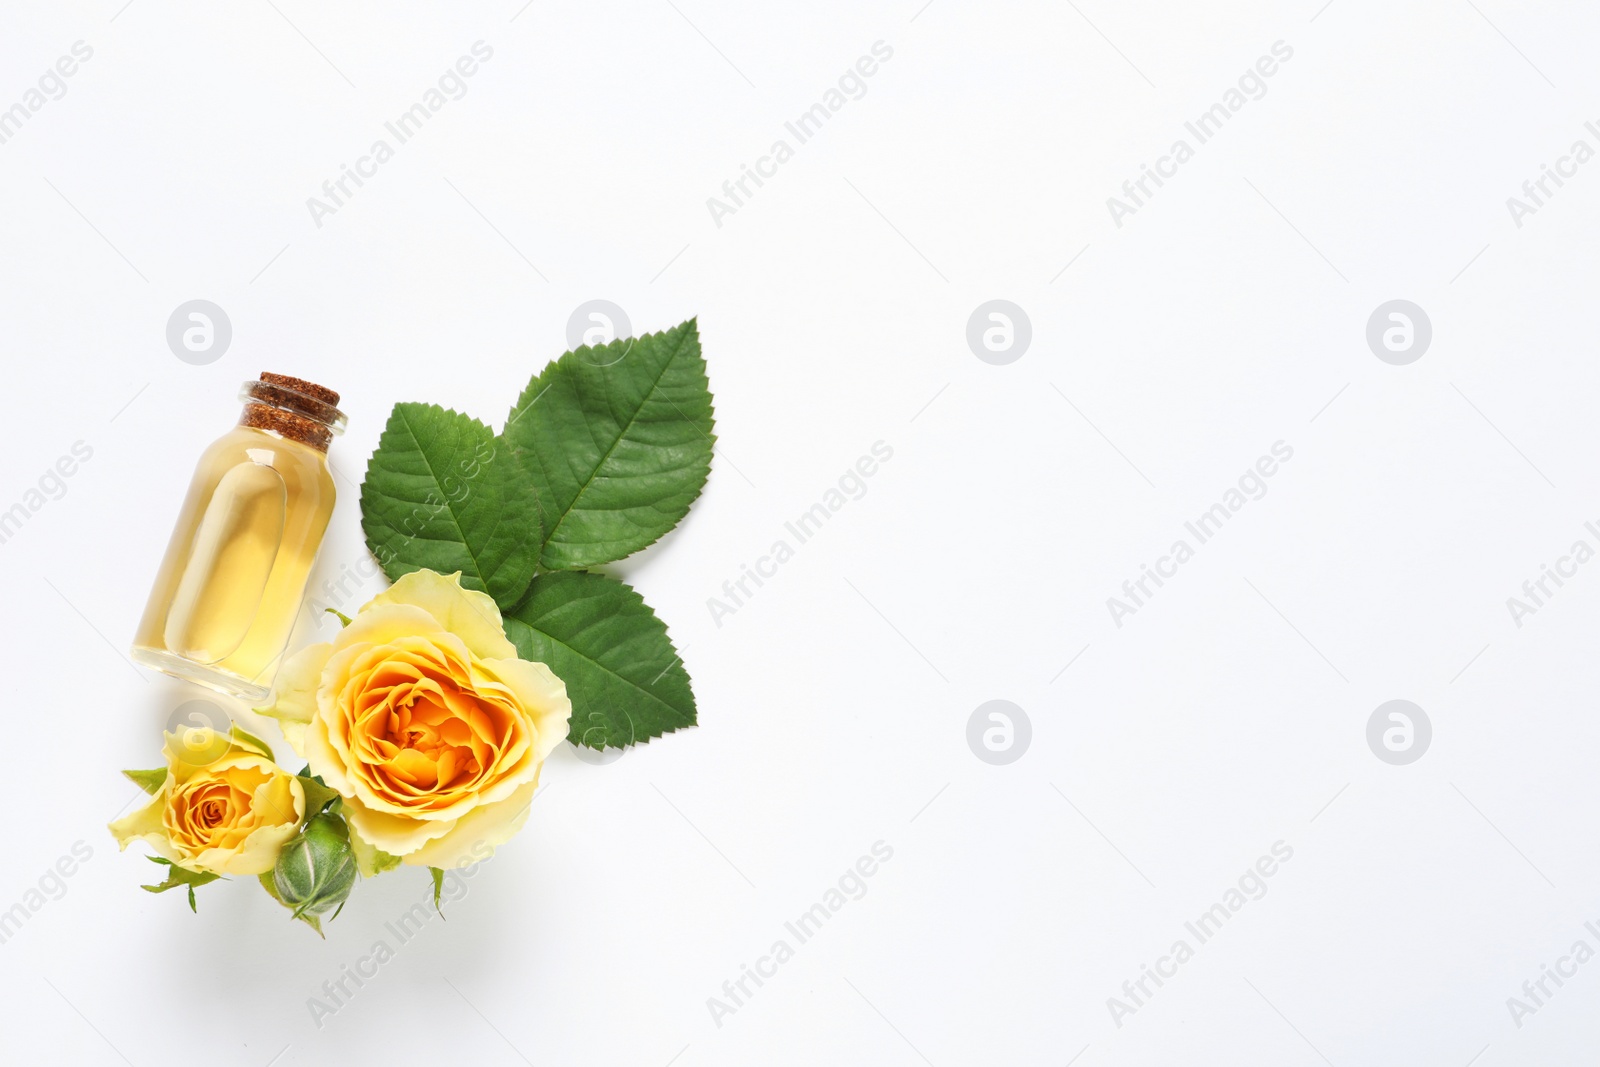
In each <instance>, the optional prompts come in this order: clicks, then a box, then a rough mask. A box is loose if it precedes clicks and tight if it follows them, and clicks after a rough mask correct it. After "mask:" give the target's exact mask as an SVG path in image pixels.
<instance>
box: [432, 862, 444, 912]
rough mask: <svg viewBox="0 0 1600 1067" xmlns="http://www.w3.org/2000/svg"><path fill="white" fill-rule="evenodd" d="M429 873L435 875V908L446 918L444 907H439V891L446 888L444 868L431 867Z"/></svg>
mask: <svg viewBox="0 0 1600 1067" xmlns="http://www.w3.org/2000/svg"><path fill="white" fill-rule="evenodd" d="M428 873H429V874H431V875H433V910H434V911H436V912H438V913H439V918H441V919H442V918H444V909H443V908H441V907H439V891H440V890H441V889H443V888H444V868H442V867H429V868H428Z"/></svg>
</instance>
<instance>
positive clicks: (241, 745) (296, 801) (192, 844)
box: [111, 727, 306, 874]
mask: <svg viewBox="0 0 1600 1067" xmlns="http://www.w3.org/2000/svg"><path fill="white" fill-rule="evenodd" d="M162 753H163V754H164V755H165V756H166V757H167V777H166V780H165V781H163V782H162V783H161V787H160V788H159V789H158V790H156V792H155V795H154V796H152V797H151V798H150V802H149V803H148V804H146V805H145V806H144V807H142V808H140V809H139V810H138V811H135V812H133V813H132V814H131V815H128V816H125V817H124V818H121V819H118V820H117V821H116V822H114V823H112V824H111V833H112V834H113V835H114V836H115V837H116V839H117V845H118V847H119V848H127V847H128V843H129V842H131V841H144V842H146V843H148V844H149V845H150V847H151V848H153V849H155V850H156V852H157V853H158V854H160V855H161V856H163V857H165V858H166V859H169V860H171V861H172V862H173V863H175V864H177V865H178V866H180V867H183V868H185V869H187V870H191V871H200V872H203V873H207V874H261V873H263V872H265V871H270V870H272V865H273V864H274V863H276V862H277V860H278V852H279V850H281V849H282V848H283V845H284V842H286V841H288V840H289V839H290V838H291V837H293V836H294V835H295V831H296V830H298V829H299V828H300V823H301V820H303V819H304V818H305V813H306V796H305V791H304V790H303V789H302V788H301V787H300V780H299V779H298V778H296V777H295V776H294V775H292V774H290V773H288V772H287V771H285V770H283V769H282V768H281V767H279V766H278V765H277V764H276V763H274V762H273V761H272V752H271V751H270V750H269V749H268V748H267V747H266V745H264V744H263V743H261V742H260V741H257V740H256V739H255V738H253V737H251V736H250V735H249V734H246V733H243V732H241V731H235V732H234V733H233V734H232V735H231V736H228V735H224V734H219V733H217V732H215V731H214V730H212V729H210V728H209V727H202V728H198V729H186V730H184V731H183V732H182V733H181V734H180V733H178V732H173V733H169V734H167V735H166V744H165V745H164V746H163V748H162Z"/></svg>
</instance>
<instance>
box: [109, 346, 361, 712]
mask: <svg viewBox="0 0 1600 1067" xmlns="http://www.w3.org/2000/svg"><path fill="white" fill-rule="evenodd" d="M239 397H240V399H241V400H243V401H244V402H245V406H244V415H243V416H242V417H241V418H240V419H239V425H238V426H236V427H234V428H233V429H232V430H231V431H229V432H228V433H227V434H225V435H223V436H222V437H221V438H220V439H218V440H217V441H216V442H215V443H213V444H212V445H211V447H210V448H208V449H206V451H205V454H204V455H202V456H201V457H200V464H199V466H198V467H196V468H195V472H194V480H193V481H192V482H191V483H190V485H189V495H188V497H187V499H185V500H184V502H183V510H182V512H181V513H180V514H179V515H178V524H177V527H176V528H175V529H174V530H173V532H172V540H171V542H170V543H169V544H168V545H167V554H166V558H165V559H164V560H163V561H162V563H161V571H160V573H159V574H158V575H157V577H156V584H155V588H154V589H152V590H151V592H150V602H149V604H148V605H147V606H146V607H145V612H144V619H143V620H142V621H141V622H140V624H139V632H138V636H137V637H136V638H135V639H134V645H133V658H134V659H135V660H136V661H138V662H139V663H142V664H144V665H145V666H148V667H154V668H156V669H157V670H160V671H165V672H166V673H168V674H171V675H174V676H176V677H179V678H185V679H187V680H189V681H191V682H198V683H199V684H201V685H205V686H209V687H210V688H212V689H217V690H220V691H221V692H224V693H231V694H233V695H234V696H237V697H240V698H242V699H244V700H248V701H251V702H257V703H259V702H261V701H264V700H266V698H267V697H268V696H269V695H271V692H272V680H273V677H274V675H276V673H277V669H278V660H279V658H280V657H281V656H282V655H283V651H284V648H285V646H286V645H287V644H288V643H289V634H290V632H291V631H292V630H293V629H294V622H295V616H296V614H298V612H299V610H300V603H301V600H302V599H303V597H304V596H305V590H306V581H307V579H308V578H309V577H310V574H311V565H312V563H313V562H314V561H315V559H316V555H317V548H318V546H319V545H321V543H322V535H323V532H324V531H325V530H327V528H328V519H329V517H330V516H331V515H332V514H333V495H334V494H333V477H332V476H331V475H330V474H329V472H328V442H329V441H330V440H332V438H333V436H334V435H335V434H339V433H343V432H344V427H345V416H344V413H343V412H341V411H340V410H339V408H338V404H339V394H338V393H336V392H334V391H333V390H331V389H325V388H323V387H322V386H320V385H313V384H312V383H310V382H307V381H302V380H300V379H299V378H290V377H286V376H285V375H282V374H263V375H261V380H260V381H254V382H246V383H245V384H244V387H243V389H242V390H241V391H240V393H239Z"/></svg>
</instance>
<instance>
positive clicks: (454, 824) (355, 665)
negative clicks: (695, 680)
mask: <svg viewBox="0 0 1600 1067" xmlns="http://www.w3.org/2000/svg"><path fill="white" fill-rule="evenodd" d="M460 578H461V576H460V574H459V573H458V574H453V575H449V576H445V575H440V574H437V573H435V572H433V571H429V570H421V571H414V572H412V573H411V574H407V575H405V576H403V577H402V578H401V579H400V580H399V581H397V582H395V583H394V585H393V587H391V588H390V589H389V591H388V592H385V593H381V594H379V595H378V596H376V597H374V598H373V599H372V600H371V601H370V602H369V603H368V604H367V605H366V606H365V607H363V608H362V609H361V611H360V612H359V613H357V615H356V617H355V618H354V619H353V620H352V621H351V622H350V624H349V625H348V626H346V627H345V628H344V630H342V631H341V632H340V634H339V636H338V638H337V639H336V640H335V641H333V642H332V643H331V644H320V645H312V646H311V647H309V648H307V649H305V650H304V651H302V652H299V653H297V654H296V655H294V656H293V657H291V658H290V659H289V660H288V661H287V662H286V663H285V664H284V665H283V669H282V671H281V672H280V674H279V677H278V691H277V703H276V704H275V705H274V706H272V707H269V708H262V709H260V711H261V712H262V713H263V714H265V715H270V716H272V717H273V718H275V719H277V720H278V721H279V723H280V724H282V726H283V732H284V736H285V737H286V738H287V739H288V741H289V744H290V745H292V746H293V747H294V749H295V751H296V752H298V753H300V754H301V755H302V756H304V757H305V759H306V761H307V763H308V764H310V767H311V773H312V774H315V775H319V776H321V778H322V780H323V781H324V782H326V783H327V784H328V785H329V786H330V787H331V788H333V789H336V790H338V792H339V795H340V796H342V797H343V798H344V812H345V815H346V816H347V817H348V819H349V822H350V828H351V831H352V834H353V836H354V837H357V838H359V839H360V843H358V844H357V845H356V851H357V855H358V856H364V855H365V854H366V853H367V851H368V850H367V849H365V848H363V847H361V846H362V845H367V846H372V847H375V848H377V849H380V850H382V851H383V852H386V853H388V854H389V855H391V856H398V857H400V859H401V860H402V861H403V862H405V863H409V864H415V865H418V866H429V867H457V866H461V865H462V864H465V863H468V862H471V861H473V860H477V859H481V858H482V849H481V847H477V848H475V846H481V845H488V846H490V847H493V846H495V845H500V844H503V843H504V842H505V841H506V840H508V839H509V838H510V837H511V835H512V834H514V833H516V832H517V831H518V830H519V829H521V827H522V824H523V823H524V822H526V821H527V817H528V806H529V804H530V803H531V802H532V800H533V791H534V789H535V788H537V786H538V784H539V768H540V766H541V765H542V764H543V763H544V759H545V757H546V756H547V755H549V754H550V751H551V750H552V749H554V748H555V747H556V745H558V744H560V743H561V741H562V739H563V738H565V737H566V736H567V720H568V719H569V718H570V717H571V715H572V704H571V702H570V701H569V700H568V699H567V687H566V685H564V684H563V683H562V681H561V679H559V678H557V677H556V676H555V674H554V672H552V671H551V670H550V668H549V667H547V666H545V665H544V664H543V663H531V662H529V661H527V660H523V659H518V658H517V650H516V648H515V646H513V645H512V644H511V642H510V641H508V640H507V639H506V635H505V628H504V625H503V624H502V621H501V618H500V609H499V608H498V607H496V606H495V602H494V600H493V599H492V598H491V597H489V596H488V595H486V594H484V593H478V592H473V591H471V590H467V589H463V588H462V587H461V581H460ZM371 863H372V861H371V860H370V858H368V859H366V860H364V862H363V867H364V868H366V869H370V867H371Z"/></svg>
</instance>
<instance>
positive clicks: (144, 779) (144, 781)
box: [122, 767, 167, 796]
mask: <svg viewBox="0 0 1600 1067" xmlns="http://www.w3.org/2000/svg"><path fill="white" fill-rule="evenodd" d="M122 776H123V777H124V778H126V779H128V780H129V781H130V782H132V783H133V784H134V785H136V786H138V787H139V788H140V789H143V790H144V791H145V792H146V793H149V794H150V795H151V796H154V795H155V794H157V793H159V792H161V787H162V785H164V784H165V783H166V780H167V769H166V768H165V767H157V768H156V769H155V770H153V771H123V772H122Z"/></svg>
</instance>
